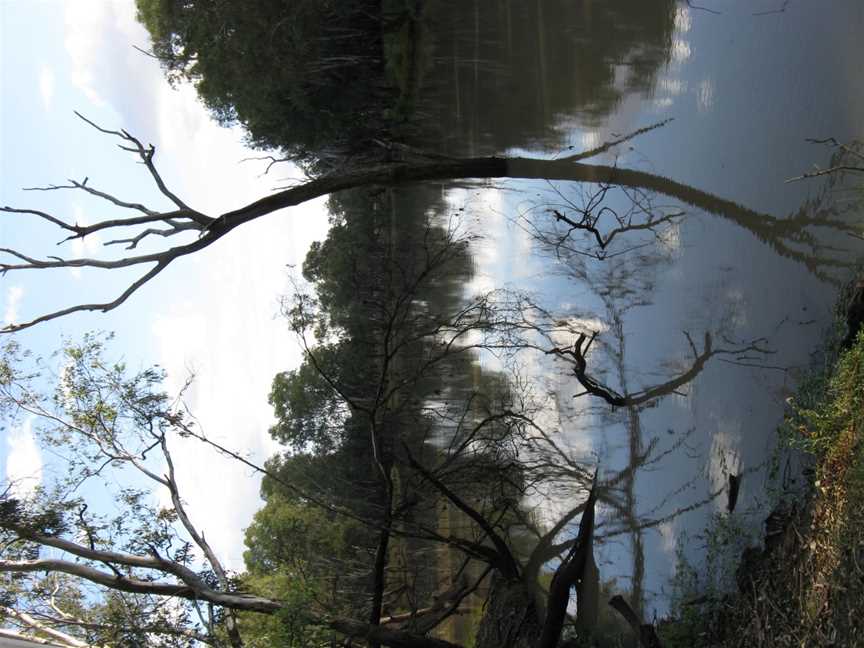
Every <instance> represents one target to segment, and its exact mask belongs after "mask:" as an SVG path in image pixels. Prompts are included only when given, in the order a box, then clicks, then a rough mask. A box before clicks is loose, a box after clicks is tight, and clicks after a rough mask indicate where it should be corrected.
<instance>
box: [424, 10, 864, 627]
mask: <svg viewBox="0 0 864 648" xmlns="http://www.w3.org/2000/svg"><path fill="white" fill-rule="evenodd" d="M717 4H718V7H719V8H718V9H717V10H716V11H714V10H711V11H709V10H706V9H699V8H696V7H693V6H689V5H688V4H685V3H673V2H657V3H650V8H649V3H644V2H638V1H632V2H631V1H625V0H619V1H613V2H591V1H573V0H530V1H527V2H520V3H516V2H506V1H503V0H501V1H498V0H471V1H467V2H465V1H459V2H453V1H445V0H439V1H438V2H433V3H430V4H429V6H428V7H427V14H428V18H429V21H430V25H431V26H430V28H429V33H428V34H425V35H424V40H423V47H422V54H421V56H420V60H419V62H418V63H417V65H416V69H415V71H414V73H415V74H416V75H417V76H418V78H419V84H420V86H421V87H422V88H423V89H424V90H423V92H425V95H423V96H424V97H425V99H424V100H423V101H420V102H419V104H418V110H420V111H425V115H426V117H428V119H429V121H430V122H432V123H436V124H440V131H441V133H442V135H441V138H440V140H439V141H440V142H441V149H442V150H443V151H444V152H447V153H452V154H460V155H481V154H489V153H497V154H505V153H506V154H509V155H517V154H518V155H524V156H532V157H541V158H555V157H561V156H564V155H568V154H572V153H573V152H577V151H580V150H586V149H589V148H592V147H596V146H598V145H600V144H602V143H603V142H606V141H609V140H611V139H614V138H616V137H619V136H621V135H622V134H624V133H629V132H632V131H634V130H635V129H638V128H642V127H646V126H649V125H651V124H656V123H659V122H663V121H664V120H670V119H671V121H668V122H667V123H665V124H664V125H663V126H661V127H659V128H657V129H655V130H652V131H651V132H648V133H645V134H643V135H640V136H639V137H636V138H634V139H632V140H630V141H628V142H626V143H625V144H622V145H621V146H617V147H614V148H612V149H610V150H609V151H607V152H605V153H602V154H600V155H599V156H597V157H596V158H594V159H592V160H591V161H592V162H596V163H601V164H608V165H617V166H619V167H623V168H634V169H639V170H642V171H647V172H650V173H653V174H658V175H661V176H666V177H668V178H671V179H673V180H675V181H677V182H679V183H683V184H686V185H689V186H691V187H694V188H697V189H700V190H703V191H706V192H710V193H712V194H715V195H717V196H720V197H722V198H725V199H728V200H731V201H734V202H735V203H738V204H740V205H742V206H744V207H746V208H748V209H750V210H753V211H754V212H758V214H759V215H761V216H759V217H751V218H744V219H742V218H740V217H739V216H736V215H735V214H731V213H729V214H724V213H705V212H703V211H700V210H699V209H696V208H694V207H691V206H688V205H684V206H681V205H679V204H678V203H677V202H676V201H675V200H673V199H670V198H667V197H664V196H663V195H662V194H651V195H648V194H642V193H640V192H637V191H629V192H623V191H621V190H620V189H616V188H614V187H608V188H606V191H605V193H602V195H601V193H600V192H601V191H602V190H603V187H601V186H598V185H590V186H582V187H579V186H571V183H557V182H556V183H550V182H538V181H530V182H528V181H515V180H514V181H506V182H499V183H495V184H492V183H485V184H481V185H476V184H475V185H469V186H465V184H464V183H462V184H461V185H460V186H448V185H444V186H442V187H441V191H442V195H443V201H444V205H446V207H445V208H443V209H442V214H441V216H442V217H443V218H444V219H445V220H446V219H451V218H453V217H455V216H458V217H459V218H460V219H461V220H460V223H461V226H463V227H465V228H467V229H468V230H469V231H470V232H471V233H473V234H475V235H477V236H479V240H477V241H475V242H474V243H473V244H472V248H471V252H472V256H473V262H474V275H473V278H472V280H471V283H470V285H469V286H468V287H467V289H466V291H465V297H466V299H468V298H470V297H471V296H472V295H476V294H478V293H481V292H484V291H489V290H493V289H501V288H504V289H509V290H511V291H519V292H522V293H527V294H529V295H530V296H531V298H532V300H533V302H534V303H535V304H536V305H538V306H542V307H543V308H544V309H545V311H546V312H547V313H548V314H549V315H550V317H551V318H552V319H554V320H555V321H558V322H564V323H566V326H564V327H563V328H567V329H569V330H570V331H571V333H570V334H569V337H568V334H567V333H563V332H561V331H558V332H557V333H554V334H553V335H552V337H551V338H550V339H551V340H552V341H553V342H555V343H556V344H559V345H561V347H562V348H563V347H565V346H567V345H572V344H573V342H575V333H573V332H572V331H578V330H584V331H595V332H597V333H598V335H597V338H596V340H595V343H594V345H593V346H592V350H591V352H590V353H589V354H588V356H587V359H588V367H589V373H592V375H593V376H594V377H595V378H596V379H598V380H599V381H600V382H601V383H603V384H604V385H606V386H607V387H609V388H612V389H614V390H615V391H617V392H619V393H635V392H639V391H640V390H643V391H644V390H646V389H650V388H652V387H653V386H657V385H662V384H664V383H666V382H668V381H670V380H672V379H674V378H675V377H676V376H679V375H682V374H684V373H685V372H687V371H688V370H692V375H689V378H691V379H688V380H683V381H681V382H680V383H676V384H674V385H667V388H666V389H665V391H663V392H662V393H661V394H658V395H657V397H656V398H653V399H650V400H647V401H646V402H644V403H639V404H636V405H632V406H629V407H618V408H613V407H611V406H609V405H608V404H606V403H605V402H603V401H602V400H601V399H600V398H598V397H596V396H591V395H582V396H577V395H578V394H579V393H580V392H583V391H584V389H583V388H582V386H581V385H580V384H579V382H578V381H577V380H576V379H575V378H574V375H573V365H572V363H568V362H566V357H556V355H555V354H544V353H539V354H538V353H533V354H524V353H523V354H515V357H509V356H508V357H507V358H503V357H501V355H500V354H493V353H485V354H483V355H482V358H481V363H482V364H483V366H484V367H485V368H487V369H489V370H500V369H505V368H506V369H508V370H510V371H514V370H515V371H517V372H518V375H519V376H521V377H522V378H523V379H526V378H527V381H526V382H528V383H530V384H532V385H534V386H535V391H537V392H542V399H541V400H543V412H542V415H541V418H542V421H543V422H544V425H547V426H549V429H555V430H557V431H558V433H559V435H560V437H559V438H560V439H561V441H560V442H561V443H562V444H563V446H566V448H567V451H568V452H569V453H570V454H571V456H575V457H578V458H579V459H580V460H583V461H584V462H585V463H586V465H592V466H597V467H598V469H599V471H600V479H601V481H603V480H604V479H605V480H607V481H608V483H609V491H608V495H607V497H606V498H605V500H603V504H602V506H601V511H600V518H601V522H600V525H599V527H598V529H597V537H598V542H599V545H598V549H597V563H598V567H599V571H600V581H601V583H604V584H605V586H606V587H610V588H612V589H615V590H616V591H622V590H623V591H626V592H628V593H629V594H630V596H631V598H632V600H633V601H634V605H635V606H636V607H637V608H640V609H642V610H643V613H644V614H645V615H646V617H648V618H650V616H651V614H653V613H656V614H658V615H662V614H665V613H666V612H667V611H668V610H669V608H670V605H671V601H672V600H673V599H674V596H675V588H674V587H673V583H674V582H675V576H676V573H677V574H678V579H677V582H678V584H679V585H680V584H681V580H682V574H683V570H682V562H681V561H682V559H683V560H685V561H686V562H687V563H689V564H691V565H694V566H696V567H697V571H698V572H699V573H700V574H701V575H702V576H701V577H702V579H703V582H706V581H705V579H706V578H708V579H710V578H712V577H711V575H710V573H708V572H710V570H711V569H712V568H713V567H712V565H711V564H710V562H707V563H706V547H710V546H715V549H714V550H716V545H718V544H719V545H721V546H722V545H723V543H722V542H721V540H722V538H720V537H719V535H718V534H722V533H725V532H726V531H730V532H734V534H735V535H736V539H735V540H734V541H732V542H731V546H732V547H734V548H735V551H737V550H739V549H740V547H739V544H740V538H745V539H747V538H752V539H754V541H757V539H758V538H759V537H760V535H761V533H762V522H763V520H764V519H765V517H766V516H767V515H768V513H769V512H770V511H771V509H772V507H773V506H774V505H775V504H776V501H777V498H778V491H779V490H781V489H782V488H784V487H785V488H794V481H795V468H794V467H793V466H792V464H791V463H790V458H789V457H787V456H786V455H785V454H783V453H778V452H777V451H776V448H777V434H776V430H777V427H778V424H780V423H781V421H782V418H783V415H784V408H787V407H788V405H787V404H786V403H785V401H786V399H787V398H788V397H789V396H790V395H791V394H792V393H793V392H794V389H795V386H796V383H797V381H798V380H799V379H800V377H801V375H802V373H803V372H804V371H806V370H807V369H808V367H810V366H811V365H812V363H813V362H814V361H817V355H814V354H816V353H817V352H818V349H819V347H820V344H822V341H823V337H824V333H825V329H826V327H828V326H829V325H830V323H831V321H832V317H833V312H832V309H833V305H834V302H835V300H836V297H837V294H838V289H839V287H840V286H841V285H842V283H843V282H844V281H847V280H848V279H849V277H850V276H851V274H852V268H853V266H854V263H855V261H856V260H857V259H858V258H859V256H860V255H861V253H862V251H864V248H862V243H861V241H860V240H859V239H857V238H855V234H856V233H857V232H859V231H861V230H864V226H862V225H859V222H860V218H859V216H858V214H860V213H861V211H860V210H859V209H858V205H857V195H856V193H855V192H854V191H850V187H853V186H854V178H842V177H838V176H836V175H835V176H825V177H818V178H813V179H805V180H801V181H798V182H792V183H787V182H786V180H787V179H789V178H792V177H795V176H800V175H801V174H802V173H804V172H806V171H812V170H813V168H814V165H818V166H820V167H823V168H824V167H827V166H830V165H831V160H830V157H831V153H832V151H833V149H832V148H831V147H830V146H829V145H826V144H817V143H813V142H808V141H807V139H808V138H815V139H823V138H828V137H834V138H836V140H837V141H838V142H849V141H851V140H854V139H855V138H856V137H861V136H862V134H864V123H862V120H864V80H862V77H861V74H860V71H859V70H858V69H857V65H858V62H859V61H860V60H861V46H860V45H859V44H858V43H859V38H860V34H861V33H864V5H861V3H859V2H857V1H855V0H850V1H847V2H840V1H837V2H832V3H830V4H824V3H815V2H803V1H798V2H796V1H795V0H789V1H788V2H783V0H772V1H767V0H766V1H761V2H746V3H745V2H737V3H722V4H721V3H717ZM712 7H713V5H712ZM601 198H602V199H603V200H602V201H601ZM604 207H605V208H606V209H605V210H604V211H602V212H601V210H603V208H604ZM580 209H582V210H585V209H590V210H592V211H591V212H590V213H591V214H592V217H596V218H597V220H596V222H595V223H594V225H595V227H596V229H597V230H598V234H599V235H600V236H601V237H603V236H608V234H609V233H611V231H612V230H613V229H614V228H615V227H620V226H621V225H622V224H625V225H631V226H632V225H633V224H636V223H645V222H646V220H648V219H650V218H655V219H660V220H659V221H657V222H653V221H652V227H651V228H650V229H642V230H634V231H624V232H621V233H619V234H616V235H615V239H614V241H613V242H610V243H609V245H608V247H607V248H606V249H601V248H600V247H599V246H598V245H597V244H596V240H595V239H594V238H593V233H586V232H584V231H576V232H570V237H569V238H567V239H566V241H563V242H562V240H563V239H562V234H563V233H565V232H566V231H567V227H565V226H566V222H565V221H562V220H556V219H555V217H554V211H557V212H558V213H559V214H563V215H565V216H568V217H570V218H571V219H574V218H575V219H577V220H578V218H579V216H580V212H579V210H580ZM647 214H653V216H648V215H647ZM616 218H617V219H619V220H616ZM706 334H707V335H708V336H710V342H711V347H710V348H711V349H712V350H714V351H717V350H721V351H724V352H723V353H717V354H715V355H712V356H711V357H708V358H706V360H705V362H704V363H702V364H699V363H698V362H697V359H696V357H697V356H698V355H700V354H704V352H705V351H706V350H707V348H706V346H705V344H706V341H707V339H706ZM556 336H557V337H556ZM559 356H560V354H559ZM697 364H698V367H697V366H696V365H697ZM730 475H732V476H736V477H740V493H739V495H738V498H737V505H736V506H735V510H734V513H732V514H731V515H729V514H728V513H727V512H726V511H727V507H728V505H729V497H728V495H729V493H728V484H729V479H730ZM546 495H547V496H546V497H541V496H539V495H537V494H535V496H534V497H528V498H526V501H525V503H524V505H525V506H526V507H528V508H532V509H534V512H535V513H536V514H537V515H538V516H539V517H540V518H542V519H545V520H546V522H547V524H548V525H551V524H553V523H554V521H555V520H556V519H557V517H558V516H559V515H561V514H562V513H563V512H565V511H566V510H568V509H569V508H571V507H572V504H573V502H571V501H562V500H560V499H557V498H556V497H557V496H555V495H552V496H551V497H550V496H549V493H547V494H546ZM560 497H564V498H565V500H566V498H567V497H569V496H567V495H564V496H560ZM717 520H719V522H717ZM706 529H707V531H706ZM712 534H714V537H713V539H712ZM745 541H746V540H745ZM727 544H728V543H727ZM712 551H713V550H712ZM721 552H722V548H721ZM706 573H707V574H706ZM718 579H719V580H722V579H721V578H719V577H718ZM718 579H715V580H718ZM727 584H728V583H727ZM679 595H680V591H679Z"/></svg>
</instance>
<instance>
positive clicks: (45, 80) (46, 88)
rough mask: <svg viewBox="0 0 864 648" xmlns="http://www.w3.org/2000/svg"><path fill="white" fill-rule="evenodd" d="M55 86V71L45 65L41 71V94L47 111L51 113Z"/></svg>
mask: <svg viewBox="0 0 864 648" xmlns="http://www.w3.org/2000/svg"><path fill="white" fill-rule="evenodd" d="M54 85H55V83H54V70H53V69H51V68H50V67H48V66H47V65H43V66H42V67H41V68H40V70H39V94H40V95H41V96H42V105H44V106H45V110H46V111H50V110H51V106H52V105H53V103H54Z"/></svg>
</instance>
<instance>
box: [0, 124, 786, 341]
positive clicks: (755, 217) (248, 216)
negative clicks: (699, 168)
mask: <svg viewBox="0 0 864 648" xmlns="http://www.w3.org/2000/svg"><path fill="white" fill-rule="evenodd" d="M76 114H78V113H76ZM78 116H79V117H80V118H81V119H82V120H84V121H85V122H86V123H88V124H89V125H90V126H92V127H93V128H95V129H97V130H98V131H99V132H100V133H103V134H106V135H109V136H112V137H115V138H117V139H119V140H120V143H119V144H118V146H119V147H120V148H121V149H123V150H124V151H128V152H130V153H133V154H134V155H135V156H136V157H137V158H138V159H139V161H140V162H141V163H143V165H144V166H145V167H146V168H147V170H148V172H149V174H150V175H151V177H152V179H153V181H154V182H155V183H156V186H157V187H158V189H159V190H160V192H161V193H162V194H163V195H164V196H165V197H166V198H167V199H168V200H169V201H170V202H171V203H172V204H173V208H172V209H170V210H168V211H159V210H155V209H152V208H150V207H147V206H145V205H143V204H141V203H137V202H131V201H127V200H122V199H120V198H117V197H115V196H113V195H112V194H110V193H108V192H105V191H103V190H101V189H97V188H95V187H94V186H93V185H92V184H91V183H90V179H89V177H85V178H84V179H83V180H81V181H77V180H70V181H69V183H68V184H62V185H49V186H47V187H36V188H34V190H39V191H55V190H74V191H82V192H85V193H88V194H90V195H92V196H94V197H97V198H100V199H103V200H105V201H107V202H109V203H110V204H112V205H114V206H115V207H117V208H118V209H122V210H129V211H131V212H137V214H136V215H133V216H126V217H118V218H112V219H106V220H102V221H98V222H96V223H93V224H90V225H79V224H77V223H72V222H69V221H68V220H64V219H63V218H60V217H58V216H55V215H53V214H49V213H47V212H44V211H40V210H37V209H25V208H15V207H9V206H5V207H2V208H0V211H5V212H7V213H13V214H22V215H28V216H31V217H34V218H37V219H41V220H44V221H47V222H48V223H51V224H52V225H55V226H56V227H58V228H59V229H60V230H62V231H64V232H66V234H67V235H66V237H65V238H64V239H63V240H62V241H60V242H61V243H62V242H65V241H69V240H74V239H84V238H86V237H87V236H88V235H91V234H95V233H97V232H112V233H114V232H116V235H115V238H113V239H111V240H109V241H107V242H106V245H109V246H111V245H121V244H125V245H126V249H127V250H135V249H136V248H137V247H138V245H139V244H141V243H142V241H144V240H149V239H157V238H163V239H166V240H170V239H172V238H174V237H178V236H180V235H182V234H185V233H192V234H194V235H195V236H196V238H195V239H194V240H192V241H191V242H185V243H180V244H177V245H175V246H173V247H167V248H165V249H163V250H160V251H155V252H150V253H144V254H138V255H136V254H130V255H128V256H123V257H120V258H116V259H98V258H64V257H60V256H56V255H49V256H46V257H43V258H38V257H36V256H33V255H32V254H28V253H26V252H24V251H21V250H15V249H11V248H0V253H2V254H5V255H6V256H7V257H9V258H10V260H9V261H6V262H3V263H0V273H2V274H5V273H7V272H18V271H22V270H50V269H57V268H97V269H104V270H112V269H119V268H136V267H139V266H140V267H142V268H148V269H147V270H146V272H144V273H143V274H142V275H141V276H140V277H139V278H138V279H136V280H135V281H133V282H132V283H131V284H130V285H129V286H128V287H127V288H126V289H125V290H124V291H123V292H122V293H121V294H120V295H118V296H117V297H116V298H114V299H112V300H109V301H104V302H94V303H82V304H75V305H71V306H67V307H64V308H60V309H58V310H55V311H52V312H48V313H44V314H42V315H39V316H37V317H35V318H33V319H30V320H28V321H25V322H20V323H13V324H9V325H7V326H6V327H5V328H4V329H2V330H3V331H5V332H12V331H17V330H21V329H25V328H28V327H30V326H34V325H36V324H39V323H40V322H45V321H48V320H52V319H56V318H58V317H63V316H66V315H69V314H71V313H75V312H80V311H102V312H107V311H110V310H112V309H114V308H117V307H118V306H120V305H121V304H123V303H124V302H125V301H126V300H127V299H129V297H130V296H131V295H133V294H134V293H135V292H136V291H137V290H138V289H139V288H141V287H142V286H143V285H144V284H145V283H147V282H148V281H150V280H151V279H153V278H154V277H156V276H157V275H158V274H159V273H161V272H162V271H163V270H164V269H165V268H166V267H168V265H170V264H171V263H173V262H174V261H176V260H178V259H180V258H182V257H185V256H188V255H190V254H194V253H196V252H199V251H200V250H203V249H204V248H206V247H208V246H210V245H212V244H213V243H215V242H216V241H218V240H219V239H221V238H222V237H223V236H225V235H227V234H228V233H230V232H231V231H233V230H234V229H236V228H237V227H240V226H242V225H244V224H246V223H249V222H251V221H253V220H256V219H258V218H262V217H264V216H267V215H270V214H273V213H274V212H277V211H279V210H281V209H285V208H288V207H292V206H296V205H300V204H302V203H304V202H307V201H309V200H312V199H314V198H318V197H320V196H325V195H329V194H332V193H334V192H339V191H344V190H347V189H351V188H355V187H363V186H374V185H383V186H398V185H404V184H410V183H418V182H427V181H444V180H454V179H470V178H524V179H548V180H560V181H570V182H580V183H595V184H598V183H599V184H608V185H616V186H620V187H629V188H633V189H639V190H645V191H654V192H658V193H662V194H664V195H666V196H668V197H671V198H674V199H677V200H679V201H681V202H683V203H686V204H689V205H693V206H695V207H697V208H700V209H703V210H705V211H707V212H710V213H715V214H718V215H721V216H723V217H726V218H732V219H733V220H735V221H736V222H740V223H747V224H752V225H753V226H754V227H755V225H756V224H759V226H760V227H762V228H765V227H769V226H770V225H771V223H775V222H776V221H777V220H778V219H776V218H774V217H772V216H769V215H766V214H760V213H758V212H755V211H753V210H750V209H747V208H745V207H742V206H741V205H738V204H737V203H735V202H733V201H730V200H725V199H722V198H719V197H717V196H715V195H712V194H710V193H707V192H704V191H700V190H698V189H695V188H693V187H690V186H687V185H684V184H681V183H678V182H675V181H673V180H670V179H668V178H664V177H662V176H658V175H654V174H651V173H647V172H643V171H636V170H632V169H621V168H618V167H615V166H605V165H595V164H587V163H585V162H583V160H585V159H588V158H591V157H595V156H597V155H599V154H601V153H604V152H606V151H608V150H610V149H611V148H613V147H614V146H615V145H618V144H621V143H623V142H626V141H628V140H630V139H632V138H633V137H636V136H638V135H641V134H643V133H645V132H648V131H650V130H653V129H655V128H658V127H659V126H662V125H664V124H665V123H666V122H661V123H659V124H655V125H653V126H649V127H646V128H641V129H639V130H637V131H634V132H633V133H630V134H629V135H626V136H624V137H621V138H619V139H616V140H613V141H610V142H607V143H606V144H604V145H602V146H599V147H597V148H594V149H591V150H589V151H585V152H582V153H578V154H574V155H570V156H567V157H564V158H559V159H556V160H539V159H532V158H520V157H510V158H503V157H478V158H446V157H441V156H422V155H416V156H415V157H414V159H411V160H406V161H403V162H394V163H388V164H382V165H377V166H376V165H373V166H369V167H366V168H363V169H354V170H348V171H344V172H340V173H333V174H329V175H324V176H321V177H317V178H314V179H311V180H309V181H307V182H305V183H303V184H300V185H297V186H294V187H291V188H288V189H284V190H281V191H278V192H276V193H273V194H271V195H269V196H265V197H263V198H261V199H259V200H256V201H254V202H252V203H250V204H248V205H246V206H244V207H241V208H239V209H235V210H232V211H229V212H226V213H223V214H218V215H208V214H204V213H202V212H200V211H198V210H196V209H194V208H193V207H190V205H189V204H188V203H187V202H186V201H184V200H183V199H181V198H180V197H178V196H177V195H176V194H175V193H173V192H172V191H171V190H170V189H169V188H168V185H167V184H166V183H165V182H164V180H163V179H162V177H161V176H160V174H159V173H158V171H157V169H156V166H155V162H154V159H155V148H154V147H153V145H152V144H151V145H147V146H145V145H144V144H143V143H142V141H141V140H139V139H138V138H136V137H134V136H133V135H131V134H130V133H129V132H127V131H125V130H111V129H107V128H103V127H102V126H99V125H97V124H95V123H94V122H92V121H90V120H88V119H87V118H85V117H83V116H82V115H80V114H78ZM130 228H131V229H130ZM142 228H143V229H142ZM601 242H603V241H602V240H601ZM608 242H609V240H605V243H604V244H608Z"/></svg>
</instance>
